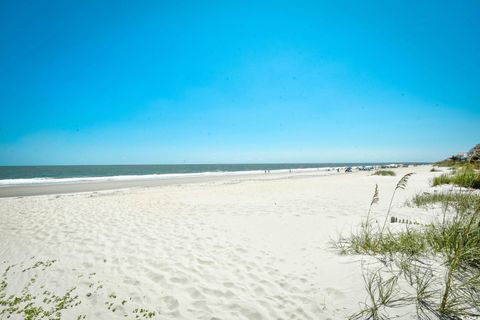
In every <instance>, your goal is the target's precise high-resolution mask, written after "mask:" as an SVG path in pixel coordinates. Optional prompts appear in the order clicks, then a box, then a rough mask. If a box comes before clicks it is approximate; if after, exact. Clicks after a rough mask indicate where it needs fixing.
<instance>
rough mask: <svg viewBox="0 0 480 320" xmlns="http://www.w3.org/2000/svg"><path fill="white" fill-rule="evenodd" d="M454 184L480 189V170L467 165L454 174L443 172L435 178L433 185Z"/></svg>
mask: <svg viewBox="0 0 480 320" xmlns="http://www.w3.org/2000/svg"><path fill="white" fill-rule="evenodd" d="M442 184H453V185H457V186H460V187H464V188H473V189H480V172H478V171H477V170H476V169H473V168H472V167H471V166H469V165H466V166H463V167H462V168H460V169H457V170H455V171H454V173H453V174H442V175H440V176H438V177H435V178H434V179H433V182H432V185H433V186H438V185H442Z"/></svg>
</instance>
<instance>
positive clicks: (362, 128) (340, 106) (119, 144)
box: [0, 0, 480, 165]
mask: <svg viewBox="0 0 480 320" xmlns="http://www.w3.org/2000/svg"><path fill="white" fill-rule="evenodd" d="M0 110H1V114H0V164H4V165H16V164H17V165H21V164H118V163H128V164H135V163H185V162H186V163H240V162H255V163H257V162H345V161H346V162H362V161H387V162H391V161H433V160H438V159H441V158H445V157H447V156H448V155H450V154H451V153H456V152H458V151H466V150H468V149H469V148H470V147H472V146H473V145H474V144H476V143H480V2H479V1H477V0H472V1H438V0H436V1H310V2H306V1H299V0H295V1H251V2H250V1H236V2H235V1H218V2H210V1H191V2H188V1H171V2H169V1H48V0H46V1H37V0H34V1H13V0H12V1H9V0H6V1H1V2H0Z"/></svg>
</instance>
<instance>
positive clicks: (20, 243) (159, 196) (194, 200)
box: [0, 166, 435, 319]
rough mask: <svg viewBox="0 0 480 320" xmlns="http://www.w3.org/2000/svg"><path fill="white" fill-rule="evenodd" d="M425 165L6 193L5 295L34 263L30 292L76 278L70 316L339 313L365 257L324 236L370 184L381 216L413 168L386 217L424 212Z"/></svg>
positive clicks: (337, 227) (1, 216)
mask: <svg viewBox="0 0 480 320" xmlns="http://www.w3.org/2000/svg"><path fill="white" fill-rule="evenodd" d="M429 169H430V167H428V166H423V167H415V168H402V169H395V171H397V175H398V176H397V177H379V176H371V173H370V172H357V173H353V174H335V175H325V174H320V173H319V174H318V175H317V174H314V173H304V174H295V173H293V174H283V175H276V176H275V175H272V176H268V177H266V176H264V175H261V176H258V177H257V178H252V177H248V178H246V177H244V178H242V177H232V178H231V179H226V180H222V181H213V182H212V181H208V182H203V183H194V184H179V185H168V186H162V187H155V188H135V189H125V190H120V191H102V192H88V193H77V194H70V195H47V196H34V197H23V198H2V199H0V263H1V265H0V267H1V268H0V270H3V269H5V267H6V266H7V265H11V264H23V267H17V269H18V270H17V271H16V272H15V273H14V272H13V271H12V272H11V273H10V274H9V276H8V278H9V287H8V290H10V291H11V292H14V291H15V290H17V291H19V290H21V288H22V287H23V285H24V282H25V280H26V279H27V278H28V277H29V276H30V275H31V274H33V273H34V272H37V271H38V272H39V273H40V276H39V278H38V281H37V283H36V284H35V286H33V287H32V289H31V290H33V291H34V292H36V293H37V294H40V293H41V292H42V290H43V288H40V286H42V285H44V286H45V288H52V289H55V290H56V291H58V292H62V291H65V290H66V289H68V288H71V287H73V286H76V289H75V290H76V291H75V292H77V293H78V294H79V296H80V299H81V300H82V303H81V304H80V305H79V306H77V307H75V308H72V309H71V310H69V311H68V312H66V313H64V318H65V319H70V318H71V319H74V318H75V316H76V315H78V314H86V315H87V318H89V319H115V318H123V319H124V318H125V317H124V315H125V314H127V317H126V318H129V319H130V318H134V316H132V315H133V310H134V309H135V308H137V307H142V308H146V309H148V310H152V311H155V312H156V316H155V318H159V319H344V318H345V317H346V316H348V315H349V314H351V313H352V312H353V311H355V310H357V308H358V303H359V302H361V301H362V300H363V299H364V297H365V293H364V291H363V280H362V273H361V267H360V260H361V257H355V256H353V257H352V256H348V257H345V256H340V255H338V254H337V253H336V252H335V251H334V250H332V249H331V248H330V247H329V240H330V239H331V238H335V237H336V236H337V235H338V234H339V233H340V232H349V231H350V230H351V228H353V227H354V226H356V225H357V224H358V223H359V221H360V219H361V218H362V217H364V216H365V214H366V210H367V208H368V204H369V201H370V198H371V194H372V192H373V188H374V186H375V184H376V183H378V185H379V188H380V196H381V201H380V203H379V205H378V206H377V207H375V214H378V216H379V217H382V216H383V214H384V212H385V208H386V207H387V205H388V201H389V197H390V195H391V193H392V191H393V188H394V185H395V184H396V182H397V181H398V179H399V177H400V176H401V175H402V174H404V173H406V172H410V171H414V172H416V174H415V175H414V176H413V177H412V178H411V180H410V183H409V185H408V188H407V189H406V190H405V191H401V192H400V193H399V194H398V197H397V198H396V200H395V206H394V210H393V214H394V215H396V216H399V217H405V218H410V219H415V220H422V219H427V218H428V216H426V214H427V213H426V212H424V211H422V210H419V209H411V208H406V207H404V205H403V204H404V202H405V200H406V199H408V198H409V197H410V196H412V195H413V194H415V193H416V192H420V191H422V190H425V189H426V188H428V184H429V180H430V179H431V178H432V177H433V175H434V174H435V173H430V172H429ZM429 214H431V213H429ZM49 259H54V260H56V262H55V263H54V264H53V265H52V266H51V267H49V268H46V269H45V271H41V272H40V269H39V268H37V269H35V270H30V271H27V272H23V273H22V272H21V270H20V269H21V268H26V267H27V266H30V265H32V264H33V263H35V262H36V261H44V260H49ZM88 293H92V294H91V295H90V294H89V296H88V297H87V296H86V295H87V294H88ZM109 296H110V297H109ZM123 300H125V301H126V302H124V303H123V305H122V303H121V302H122V301H123ZM106 303H107V304H106ZM108 303H112V308H115V309H116V310H115V312H112V311H111V310H108V308H107V307H108V306H109V305H108ZM392 316H393V315H392Z"/></svg>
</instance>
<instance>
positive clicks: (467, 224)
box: [334, 177, 480, 320]
mask: <svg viewBox="0 0 480 320" xmlns="http://www.w3.org/2000/svg"><path fill="white" fill-rule="evenodd" d="M404 178H405V177H404ZM404 178H402V179H401V180H400V181H399V184H400V183H401V182H402V180H404ZM403 182H404V185H406V181H405V180H404V181H403ZM399 184H397V187H396V188H395V190H394V194H395V191H397V190H398V189H399ZM394 194H393V196H394ZM393 196H392V199H393ZM479 198H480V196H479V195H478V194H474V193H472V192H470V193H459V192H455V193H453V192H452V193H441V194H420V195H417V196H415V197H414V198H413V199H412V200H411V201H410V202H409V204H410V205H414V206H420V207H424V206H429V205H440V206H441V207H442V209H443V217H441V218H442V219H436V220H434V221H436V222H432V223H428V224H425V225H424V224H411V223H406V224H403V225H402V227H401V228H400V230H398V229H396V231H391V230H390V229H389V228H386V229H385V228H383V227H382V228H380V226H379V225H378V224H377V225H375V224H374V222H373V221H372V220H371V219H370V218H369V216H370V211H371V207H372V205H374V204H375V203H376V202H378V187H376V188H375V192H374V196H373V199H372V201H371V204H370V209H369V212H368V213H367V219H366V220H365V221H364V222H363V223H362V224H361V226H360V228H359V230H358V231H356V232H354V233H352V234H350V235H349V236H347V237H340V239H338V240H337V241H336V242H335V243H334V246H335V247H336V248H337V249H338V250H339V251H340V253H342V254H360V255H365V256H370V257H373V258H375V259H376V260H377V261H379V263H378V265H379V267H378V268H377V269H374V270H372V269H371V266H370V267H369V268H368V269H364V283H365V289H366V291H367V299H366V300H365V303H364V304H362V305H361V306H362V307H361V309H360V310H359V311H358V312H357V313H355V314H353V315H352V316H351V318H350V319H358V320H360V319H374V320H380V319H389V312H390V311H392V309H395V308H399V307H403V306H408V305H415V307H416V313H417V318H418V319H465V318H468V319H470V318H476V317H480V207H479ZM390 209H391V201H390V207H389V208H388V211H387V213H386V216H385V219H387V218H388V216H389V213H390ZM405 288H408V289H405Z"/></svg>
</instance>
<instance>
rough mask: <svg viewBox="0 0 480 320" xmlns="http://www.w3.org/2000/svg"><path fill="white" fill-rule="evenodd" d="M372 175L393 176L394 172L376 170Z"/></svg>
mask: <svg viewBox="0 0 480 320" xmlns="http://www.w3.org/2000/svg"><path fill="white" fill-rule="evenodd" d="M373 175H375V176H395V175H396V174H395V172H394V171H392V170H378V171H376V172H375V173H374V174H373Z"/></svg>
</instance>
